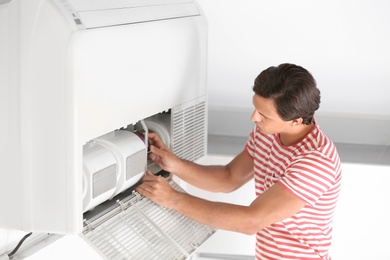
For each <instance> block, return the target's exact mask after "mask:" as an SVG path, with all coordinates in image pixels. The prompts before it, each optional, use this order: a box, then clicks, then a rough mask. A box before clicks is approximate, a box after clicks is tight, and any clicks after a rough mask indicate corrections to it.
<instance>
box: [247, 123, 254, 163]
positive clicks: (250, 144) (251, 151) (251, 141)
mask: <svg viewBox="0 0 390 260" xmlns="http://www.w3.org/2000/svg"><path fill="white" fill-rule="evenodd" d="M255 131H256V127H254V128H253V129H252V131H251V132H250V134H249V139H248V141H247V143H246V145H245V151H246V152H247V153H248V154H249V156H250V157H252V158H254V157H255Z"/></svg>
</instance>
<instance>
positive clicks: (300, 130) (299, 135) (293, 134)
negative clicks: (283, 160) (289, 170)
mask: <svg viewBox="0 0 390 260" xmlns="http://www.w3.org/2000/svg"><path fill="white" fill-rule="evenodd" d="M313 127H314V124H310V125H304V124H300V125H297V126H294V127H292V128H291V130H290V131H288V132H284V133H280V134H279V138H280V142H281V143H282V144H283V145H284V146H290V145H294V144H296V143H298V142H299V141H301V140H302V139H303V138H304V137H305V136H306V135H307V133H309V132H310V130H311V129H312V128H313Z"/></svg>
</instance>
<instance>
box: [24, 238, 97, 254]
mask: <svg viewBox="0 0 390 260" xmlns="http://www.w3.org/2000/svg"><path fill="white" fill-rule="evenodd" d="M24 259H26V260H43V259H47V260H49V259H56V260H70V259H85V260H86V259H88V260H98V259H103V258H102V257H101V256H100V255H99V254H98V253H97V252H96V251H94V249H93V248H92V247H91V246H90V245H89V244H87V242H85V240H84V239H82V238H81V237H79V236H78V235H67V236H64V237H62V238H60V239H58V240H56V241H55V242H54V243H52V244H50V245H49V246H47V247H45V248H43V249H42V250H40V251H38V252H36V253H35V254H33V255H32V256H29V257H26V258H24Z"/></svg>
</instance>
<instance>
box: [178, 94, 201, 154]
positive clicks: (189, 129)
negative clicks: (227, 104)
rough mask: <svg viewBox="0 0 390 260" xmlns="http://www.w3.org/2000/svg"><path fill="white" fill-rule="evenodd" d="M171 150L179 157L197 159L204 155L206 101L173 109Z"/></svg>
mask: <svg viewBox="0 0 390 260" xmlns="http://www.w3.org/2000/svg"><path fill="white" fill-rule="evenodd" d="M173 112H174V113H173V122H172V125H173V131H172V135H173V136H172V139H173V142H172V150H173V152H174V153H175V154H176V155H177V156H179V157H180V158H183V159H186V160H191V161H194V160H197V159H199V158H200V157H202V156H205V155H206V150H207V149H206V145H207V142H206V136H207V132H206V131H207V125H206V102H205V101H204V100H200V101H199V102H197V103H193V104H190V105H188V106H187V107H184V108H182V107H180V108H177V109H174V111H173Z"/></svg>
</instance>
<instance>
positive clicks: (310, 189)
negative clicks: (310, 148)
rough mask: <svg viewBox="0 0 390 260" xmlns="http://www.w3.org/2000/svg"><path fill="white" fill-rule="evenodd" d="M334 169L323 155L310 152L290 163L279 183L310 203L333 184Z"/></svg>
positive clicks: (312, 203) (315, 200)
mask: <svg viewBox="0 0 390 260" xmlns="http://www.w3.org/2000/svg"><path fill="white" fill-rule="evenodd" d="M334 182H335V169H334V167H333V164H332V163H330V161H329V160H327V159H326V158H325V157H323V156H321V155H319V154H316V153H315V154H312V155H311V156H309V157H307V158H303V159H300V160H298V161H297V162H295V163H293V164H292V165H290V166H289V167H288V169H287V171H286V174H285V175H284V176H283V177H282V178H281V179H280V183H281V184H282V185H283V186H285V187H286V188H287V189H288V190H289V191H290V192H292V193H293V194H295V195H296V196H298V197H299V198H301V199H303V200H304V201H306V202H307V203H308V204H310V205H314V204H315V203H316V202H317V200H318V199H319V198H320V197H321V196H322V194H324V192H326V191H327V190H329V188H330V187H332V186H333V184H334Z"/></svg>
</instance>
